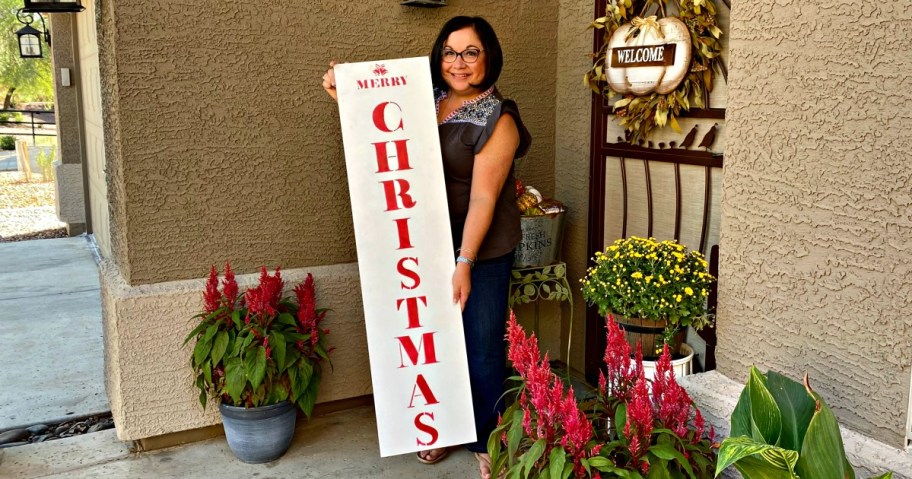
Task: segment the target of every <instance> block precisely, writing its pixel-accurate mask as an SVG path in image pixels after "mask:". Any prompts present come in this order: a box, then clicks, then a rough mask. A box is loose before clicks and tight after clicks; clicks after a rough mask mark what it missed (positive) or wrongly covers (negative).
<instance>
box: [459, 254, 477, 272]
mask: <svg viewBox="0 0 912 479" xmlns="http://www.w3.org/2000/svg"><path fill="white" fill-rule="evenodd" d="M456 262H457V263H465V264H467V265H469V269H472V268H474V267H475V262H474V261H472V260H470V259H469V258H466V257H465V256H457V257H456Z"/></svg>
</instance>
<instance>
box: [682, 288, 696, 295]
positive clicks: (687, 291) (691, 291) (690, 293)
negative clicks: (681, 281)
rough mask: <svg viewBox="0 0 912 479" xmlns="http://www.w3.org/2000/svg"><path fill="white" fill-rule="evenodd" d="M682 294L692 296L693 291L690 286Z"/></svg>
mask: <svg viewBox="0 0 912 479" xmlns="http://www.w3.org/2000/svg"><path fill="white" fill-rule="evenodd" d="M684 293H686V294H687V296H693V294H694V290H692V289H690V286H688V287H686V288H684Z"/></svg>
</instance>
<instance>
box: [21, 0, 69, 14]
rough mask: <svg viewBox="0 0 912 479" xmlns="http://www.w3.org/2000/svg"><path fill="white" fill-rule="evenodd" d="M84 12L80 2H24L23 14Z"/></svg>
mask: <svg viewBox="0 0 912 479" xmlns="http://www.w3.org/2000/svg"><path fill="white" fill-rule="evenodd" d="M83 10H85V7H83V6H82V2H81V1H80V0H25V8H23V9H22V11H24V12H25V13H77V12H81V11H83Z"/></svg>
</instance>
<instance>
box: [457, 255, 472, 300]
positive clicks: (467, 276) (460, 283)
mask: <svg viewBox="0 0 912 479" xmlns="http://www.w3.org/2000/svg"><path fill="white" fill-rule="evenodd" d="M471 291H472V270H471V268H469V265H467V264H465V263H456V271H455V272H454V273H453V304H456V303H459V310H460V311H465V305H466V301H468V300H469V293H470V292H471Z"/></svg>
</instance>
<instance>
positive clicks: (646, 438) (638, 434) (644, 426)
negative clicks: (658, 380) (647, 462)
mask: <svg viewBox="0 0 912 479" xmlns="http://www.w3.org/2000/svg"><path fill="white" fill-rule="evenodd" d="M647 384H648V381H647V380H646V376H645V374H641V375H640V377H639V378H638V379H637V382H636V386H634V387H633V392H632V395H631V396H632V397H631V400H630V402H629V403H628V404H627V424H626V425H625V426H624V436H625V437H626V438H627V443H628V449H630V455H631V456H632V457H633V460H634V462H636V461H639V460H640V458H641V457H643V456H645V455H646V451H647V450H648V449H649V446H650V445H651V442H652V441H651V434H652V428H653V415H652V401H651V400H650V398H649V388H648V386H647ZM643 473H644V474H645V473H646V471H645V470H644V471H643Z"/></svg>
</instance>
